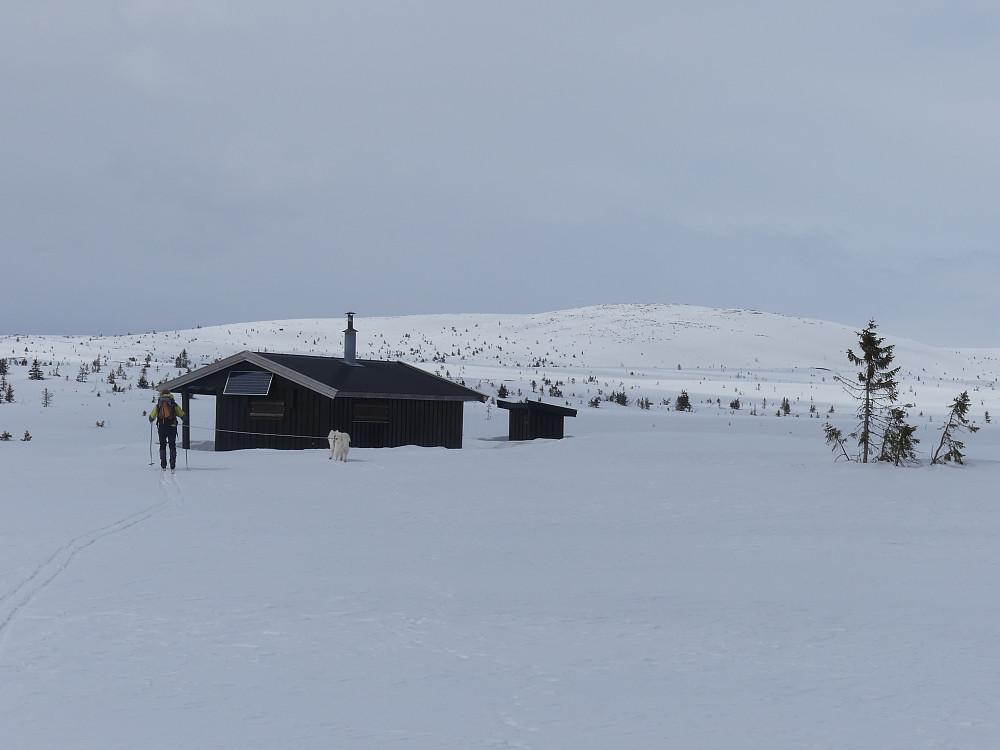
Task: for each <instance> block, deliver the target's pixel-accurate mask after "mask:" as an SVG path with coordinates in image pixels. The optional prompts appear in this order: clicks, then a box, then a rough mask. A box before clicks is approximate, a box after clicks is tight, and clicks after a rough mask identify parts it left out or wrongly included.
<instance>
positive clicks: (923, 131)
mask: <svg viewBox="0 0 1000 750" xmlns="http://www.w3.org/2000/svg"><path fill="white" fill-rule="evenodd" d="M998 94H1000V5H998V4H997V3H995V2H963V1H961V0H957V1H956V0H951V1H950V2H929V1H924V0H898V1H897V0H884V1H880V0H865V1H864V2H857V1H855V0H839V2H836V3H804V2H775V1H772V0H758V1H757V2H752V3H750V2H744V1H743V0H727V1H725V2H722V1H720V2H713V1H712V0H699V1H698V2H671V1H670V0H660V1H658V2H629V1H628V0H625V1H623V0H615V2H588V1H587V0H573V1H572V2H570V1H568V0H567V1H548V0H532V1H531V2H509V1H505V2H491V3H486V2H475V1H473V0H455V1H454V2H441V1H439V0H426V1H425V2H378V1H377V0H365V2H336V1H333V0H316V1H315V2H310V1H306V0H286V1H285V2H281V3H277V2H273V1H271V0H267V1H265V0H260V1H258V0H162V1H161V0H115V1H113V2H112V1H110V0H88V1H87V2H79V1H78V0H46V1H45V2H38V1H37V0H5V2H4V3H3V9H2V11H0V101H2V107H3V116H2V117H0V149H2V151H0V153H2V157H3V158H2V164H0V247H2V252H3V257H4V261H3V264H2V268H0V303H2V305H0V309H2V317H0V333H17V332H29V333H89V334H96V333H105V334H110V333H123V332H127V331H131V332H136V331H148V330H153V329H156V330H168V329H177V328H186V327H193V326H195V325H214V324H218V323H229V322H240V321H249V320H262V319H274V318H299V317H338V318H339V317H341V315H342V313H343V312H344V311H346V310H348V309H350V310H354V311H356V312H358V314H359V316H363V317H370V316H382V315H407V314H418V313H434V312H542V311H547V310H556V309H564V308H570V307H579V306H584V305H592V304H600V303H619V302H679V303H687V304H695V305H706V306H711V307H745V308H754V309H758V310H764V311H768V312H777V313H785V314H789V315H796V316H804V317H813V318H822V319H826V320H833V321H836V322H839V323H844V324H847V325H853V326H856V327H857V328H858V329H859V330H860V328H862V327H864V325H865V324H866V323H867V321H868V319H869V318H872V317H874V318H875V319H876V320H877V321H878V322H879V324H880V329H881V330H882V332H883V333H892V334H898V335H903V336H909V337H912V338H917V339H919V340H923V341H925V342H926V343H931V344H939V345H978V346H1000V330H998V322H1000V315H998V313H1000V301H998V297H997V295H996V293H995V288H996V285H997V281H998V280H1000V247H998V245H997V238H998V236H1000V210H998V209H1000V201H998V197H1000V191H998V189H997V188H998V181H1000V149H998V147H997V139H998V133H1000V95H998Z"/></svg>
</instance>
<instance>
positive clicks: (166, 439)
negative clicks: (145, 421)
mask: <svg viewBox="0 0 1000 750" xmlns="http://www.w3.org/2000/svg"><path fill="white" fill-rule="evenodd" d="M178 419H180V420H181V421H182V422H183V421H184V410H183V409H181V407H180V406H178V405H177V402H176V401H175V400H174V396H173V394H172V393H171V392H170V391H169V390H167V389H163V390H162V391H160V397H159V398H158V399H156V406H154V407H153V409H152V411H150V412H149V421H150V423H152V422H156V429H157V432H159V434H160V468H161V469H163V470H164V471H166V470H167V445H169V446H170V471H174V469H175V467H176V466H177V420H178ZM185 424H186V422H185Z"/></svg>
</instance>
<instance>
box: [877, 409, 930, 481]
mask: <svg viewBox="0 0 1000 750" xmlns="http://www.w3.org/2000/svg"><path fill="white" fill-rule="evenodd" d="M908 405H909V404H908ZM916 429H917V428H916V427H914V426H913V425H911V424H907V422H906V410H905V409H903V408H902V407H900V406H893V407H891V408H890V409H889V414H888V419H887V421H886V425H885V429H884V431H883V434H882V451H881V453H880V454H879V461H891V462H892V463H893V464H894V465H896V466H904V465H906V464H909V463H912V462H914V461H916V460H917V454H916V447H917V443H919V442H920V439H919V438H915V437H913V433H914V432H916Z"/></svg>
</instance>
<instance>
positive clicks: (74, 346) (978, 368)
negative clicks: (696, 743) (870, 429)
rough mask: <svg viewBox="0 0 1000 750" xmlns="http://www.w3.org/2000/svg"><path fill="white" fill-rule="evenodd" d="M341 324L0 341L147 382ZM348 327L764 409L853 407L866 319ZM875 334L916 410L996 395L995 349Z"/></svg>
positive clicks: (756, 315)
mask: <svg viewBox="0 0 1000 750" xmlns="http://www.w3.org/2000/svg"><path fill="white" fill-rule="evenodd" d="M864 323H867V321H864ZM344 325H345V323H344V320H343V319H342V318H327V319H315V320H282V321H266V322H253V323H240V324H232V325H224V326H212V327H204V328H198V329H193V330H184V331H170V332H155V333H142V334H135V335H132V334H128V335H125V336H112V337H102V336H97V337H83V336H37V335H36V336H32V335H6V336H3V337H0V354H5V355H6V356H8V357H19V358H21V359H22V360H23V359H27V360H29V361H30V360H32V359H33V358H39V359H40V360H42V361H43V362H46V363H52V364H53V365H59V366H60V374H61V375H63V376H64V377H70V378H72V377H73V376H75V375H76V373H77V368H78V367H79V365H80V364H81V363H88V362H90V361H92V360H93V359H95V358H97V357H102V358H104V359H106V360H108V362H109V363H112V364H113V365H117V364H122V365H123V366H124V367H125V375H126V377H125V378H124V379H123V382H124V383H129V382H130V378H131V382H133V383H134V382H135V380H136V379H137V377H136V376H137V374H138V369H137V368H138V367H139V366H140V365H141V364H142V362H143V361H144V359H145V358H146V357H147V356H149V357H151V360H152V364H151V370H150V373H149V380H151V381H153V382H157V381H160V380H165V379H167V378H168V377H170V376H172V375H176V374H177V372H176V371H175V369H172V364H173V363H174V361H175V359H176V358H177V357H178V355H180V354H181V352H182V351H183V352H185V353H186V354H187V355H188V356H189V358H190V360H191V362H192V366H193V367H197V366H199V365H202V364H207V363H210V362H212V361H215V360H217V359H220V358H222V357H226V356H228V355H230V354H233V353H235V352H238V351H241V350H244V349H250V350H254V351H273V352H289V353H293V352H298V353H314V354H321V355H327V356H340V355H341V354H342V352H343V336H342V330H343V327H344ZM356 326H357V328H358V329H359V335H358V356H359V357H362V358H375V359H392V360H394V359H401V360H403V361H407V362H411V363H414V364H418V365H420V366H423V367H425V368H426V369H428V370H431V371H434V372H436V373H438V374H441V375H446V376H448V377H451V378H453V379H455V380H461V381H463V382H465V383H466V384H467V385H469V386H471V387H474V388H477V389H480V390H482V391H483V392H484V393H488V394H490V395H492V394H493V393H495V392H496V389H497V388H498V386H499V383H500V382H501V381H506V383H507V384H508V385H507V387H508V388H509V389H511V390H512V392H513V393H514V394H517V392H518V391H520V395H521V396H522V397H524V396H530V397H532V398H538V397H539V395H542V397H543V398H547V399H548V400H552V401H554V402H557V403H567V404H569V405H572V406H574V407H577V406H580V405H582V404H585V403H587V402H589V401H590V399H592V398H594V397H595V396H604V395H606V394H607V393H609V392H610V391H617V390H626V391H628V392H629V395H630V397H635V398H640V397H642V398H649V399H651V400H652V401H653V402H654V403H656V404H661V402H662V401H663V400H664V399H669V398H672V397H675V396H676V395H677V393H679V392H680V391H681V390H682V389H685V390H688V392H689V393H690V395H691V397H692V399H693V400H695V401H696V402H703V403H707V402H708V401H709V400H712V401H717V402H719V401H721V402H722V403H723V404H724V405H727V406H728V404H729V403H730V402H731V401H732V400H733V399H735V398H740V399H741V402H742V403H743V405H744V406H746V407H750V406H752V405H754V404H760V406H761V408H764V400H765V399H768V402H769V403H770V402H773V400H774V397H775V396H777V397H778V398H779V400H780V399H781V398H786V397H787V398H789V399H790V400H797V401H798V402H799V405H800V406H801V405H803V404H805V405H806V406H808V405H809V403H810V400H812V402H813V403H815V404H816V405H817V407H818V406H824V407H827V408H828V407H829V406H835V407H836V406H845V405H847V406H849V402H846V401H845V400H844V394H843V391H842V389H841V388H840V387H839V386H836V385H835V384H834V383H833V382H832V379H831V377H830V376H831V375H832V374H833V373H834V372H840V373H843V374H847V375H851V374H852V373H851V369H850V367H849V365H848V363H847V360H846V357H845V354H844V353H845V351H846V349H847V348H849V347H853V348H857V335H856V333H855V331H856V330H860V328H862V327H863V325H859V326H858V327H857V328H850V327H847V326H844V325H839V324H836V323H829V322H825V321H818V320H810V319H804V318H792V317H787V316H782V315H774V314H770V313H761V312H756V311H749V310H717V309H712V308H702V307H692V306H686V305H604V306H599V307H590V308H581V309H576V310H564V311H557V312H551V313H540V314H533V315H492V314H455V315H426V316H416V315H415V316H405V317H392V318H363V317H358V318H356ZM880 333H881V334H882V335H884V336H885V337H886V339H887V341H888V342H889V343H893V344H895V345H896V350H895V351H896V364H898V365H900V366H901V367H902V368H903V372H902V373H901V376H902V379H903V382H904V389H903V390H904V392H905V394H906V395H905V400H906V401H907V402H909V403H913V404H914V406H915V408H916V409H917V410H918V411H920V410H923V411H927V412H929V413H935V412H941V411H944V410H945V409H946V407H947V404H949V403H950V401H951V399H952V398H953V397H954V396H955V395H957V394H958V393H959V392H961V391H962V390H965V389H968V390H970V391H971V392H975V393H977V394H979V402H980V403H979V406H981V407H982V408H983V411H987V410H990V409H996V408H997V407H996V405H995V404H993V403H992V400H993V399H992V397H993V395H994V394H995V390H994V389H995V385H996V383H997V376H998V363H1000V350H959V349H941V348H934V347H929V346H924V345H922V344H920V343H918V342H914V341H909V340H905V339H899V338H895V337H893V336H891V334H890V332H887V331H880ZM91 380H94V378H91ZM543 381H549V382H550V383H555V382H559V383H560V385H559V386H558V387H557V391H561V392H562V394H563V396H562V397H550V396H549V391H550V390H551V388H550V387H548V386H546V390H545V393H544V394H541V392H540V391H539V390H538V389H539V388H541V386H542V384H543ZM532 382H535V383H536V384H537V387H536V389H535V390H532V388H531V383H532ZM928 384H932V388H933V390H928V389H927V387H926V386H927V385H928ZM511 386H513V387H511ZM126 387H127V386H126ZM633 400H634V399H633Z"/></svg>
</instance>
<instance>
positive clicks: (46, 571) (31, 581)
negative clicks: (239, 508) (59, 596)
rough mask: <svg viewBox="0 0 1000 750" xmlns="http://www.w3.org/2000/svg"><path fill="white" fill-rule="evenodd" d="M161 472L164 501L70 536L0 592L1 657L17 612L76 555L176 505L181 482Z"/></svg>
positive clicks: (180, 492)
mask: <svg viewBox="0 0 1000 750" xmlns="http://www.w3.org/2000/svg"><path fill="white" fill-rule="evenodd" d="M162 474H163V476H161V477H160V489H161V490H162V492H163V494H164V495H166V498H165V499H164V500H161V501H160V502H158V503H156V504H154V505H151V506H149V507H147V508H145V509H143V510H140V511H138V512H136V513H132V514H130V515H128V516H125V517H124V518H120V519H118V520H117V521H115V522H114V523H110V524H108V525H106V526H102V527H101V528H99V529H95V530H94V531H88V532H86V533H84V534H80V535H78V536H75V537H73V538H72V539H70V540H69V541H68V542H66V543H65V544H63V545H62V546H61V547H59V548H58V549H57V550H56V551H55V552H53V553H52V554H51V555H50V556H49V557H48V559H46V560H45V561H44V562H42V563H41V564H40V565H39V566H38V567H37V568H35V570H34V571H33V572H32V573H31V575H29V576H28V577H27V578H25V579H24V580H23V581H21V583H19V584H17V585H16V586H15V587H14V588H13V589H12V590H11V591H9V592H8V593H6V594H3V595H0V658H3V651H4V646H5V645H6V643H7V632H8V629H9V627H10V625H11V624H13V623H14V621H15V620H16V619H17V616H18V614H19V613H20V612H21V610H23V609H24V608H25V607H26V606H28V604H30V603H31V600H32V599H34V598H35V596H37V595H38V593H39V592H41V591H43V590H44V589H45V588H46V587H47V586H48V585H49V584H50V583H52V581H54V580H55V579H56V578H57V577H58V576H59V574H60V573H62V572H63V571H64V570H66V568H68V567H69V565H70V563H71V562H73V559H74V558H75V557H76V556H77V554H79V553H80V552H82V551H83V550H85V549H87V548H88V547H90V546H91V545H93V544H95V543H96V542H99V541H100V540H101V539H104V538H105V537H108V536H111V535H113V534H118V533H121V532H122V531H125V530H127V529H130V528H132V527H133V526H135V525H136V524H138V523H142V522H143V521H145V520H147V519H148V518H152V517H153V516H155V515H156V514H158V513H161V512H162V511H163V510H165V509H166V508H167V507H169V506H170V505H176V504H179V503H180V502H181V500H182V498H183V493H182V491H181V488H180V485H179V484H178V483H177V478H176V477H175V476H174V475H172V474H167V473H166V472H162Z"/></svg>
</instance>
